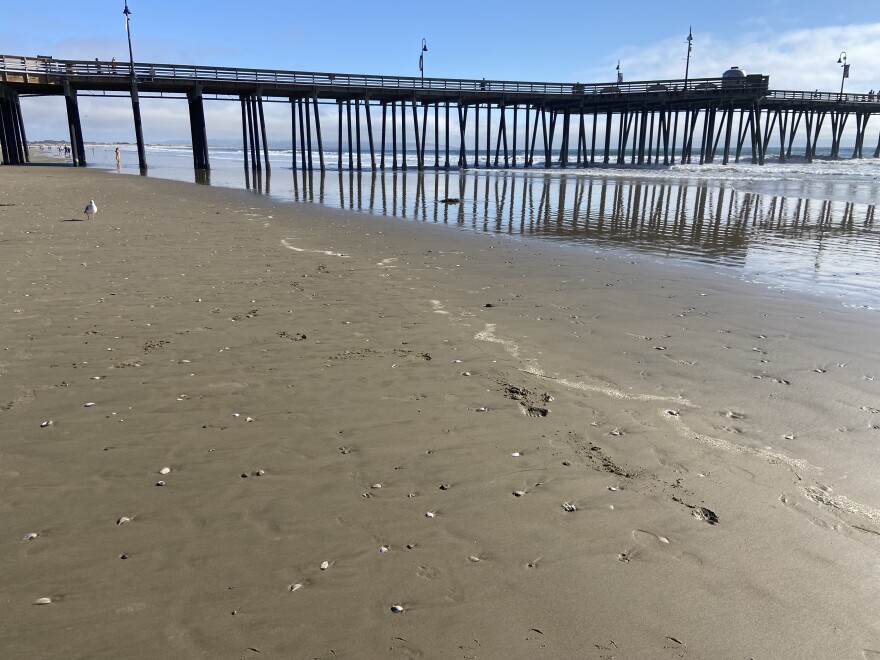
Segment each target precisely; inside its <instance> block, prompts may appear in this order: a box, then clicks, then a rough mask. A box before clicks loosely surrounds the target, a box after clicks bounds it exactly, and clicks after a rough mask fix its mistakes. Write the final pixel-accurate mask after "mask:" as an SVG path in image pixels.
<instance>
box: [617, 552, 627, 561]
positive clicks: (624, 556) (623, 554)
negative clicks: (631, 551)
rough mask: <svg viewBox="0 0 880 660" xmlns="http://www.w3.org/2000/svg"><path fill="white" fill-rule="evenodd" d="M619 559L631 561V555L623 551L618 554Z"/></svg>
mask: <svg viewBox="0 0 880 660" xmlns="http://www.w3.org/2000/svg"><path fill="white" fill-rule="evenodd" d="M617 561H624V562H626V561H629V556H628V555H627V554H626V553H625V552H621V553H620V554H619V555H617Z"/></svg>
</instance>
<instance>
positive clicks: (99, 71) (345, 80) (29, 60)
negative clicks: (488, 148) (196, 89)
mask: <svg viewBox="0 0 880 660" xmlns="http://www.w3.org/2000/svg"><path fill="white" fill-rule="evenodd" d="M132 75H134V77H135V78H137V79H138V81H139V82H142V81H149V82H160V81H174V80H177V81H181V82H183V81H188V82H193V81H215V82H231V83H251V84H255V85H308V86H333V87H352V88H357V89H364V88H367V89H369V88H374V89H404V90H406V89H412V90H414V91H415V90H422V91H462V92H487V93H491V94H544V95H568V96H570V95H584V96H597V95H603V94H605V95H608V94H611V95H616V94H646V95H654V96H661V95H664V94H666V95H677V94H682V93H684V92H687V93H689V94H690V93H701V92H702V93H708V92H712V93H715V94H717V93H721V94H724V93H726V92H729V93H730V94H736V95H740V94H742V93H743V92H746V93H760V92H762V91H766V90H767V88H768V84H769V77H768V76H763V75H756V76H747V77H746V78H742V79H735V80H730V79H723V78H720V77H719V78H691V79H688V80H680V79H679V80H673V79H669V80H650V81H634V82H598V83H581V82H574V83H571V82H530V81H514V80H486V79H481V80H477V79H466V78H424V79H422V78H421V77H410V76H381V75H368V74H351V73H330V72H312V71H282V70H274V69H243V68H235V67H216V66H210V67H207V66H192V65H177V64H159V63H155V64H151V63H141V62H136V63H134V65H133V66H132V65H131V64H130V63H128V62H118V61H106V60H103V61H99V60H95V61H88V60H56V59H54V58H49V57H44V58H40V57H37V58H33V57H21V56H15V55H0V81H2V82H24V83H27V82H32V83H46V84H60V83H61V82H62V80H63V79H64V78H65V77H67V78H79V79H81V78H86V77H88V78H102V79H107V78H110V79H118V80H120V81H121V80H126V79H130V78H131V76H132Z"/></svg>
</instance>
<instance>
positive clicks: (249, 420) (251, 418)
mask: <svg viewBox="0 0 880 660" xmlns="http://www.w3.org/2000/svg"><path fill="white" fill-rule="evenodd" d="M244 421H246V422H252V421H254V418H253V417H245V418H244Z"/></svg>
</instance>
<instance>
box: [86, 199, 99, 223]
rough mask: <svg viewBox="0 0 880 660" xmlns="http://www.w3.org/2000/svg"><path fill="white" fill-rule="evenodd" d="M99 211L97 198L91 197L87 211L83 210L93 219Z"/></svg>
mask: <svg viewBox="0 0 880 660" xmlns="http://www.w3.org/2000/svg"><path fill="white" fill-rule="evenodd" d="M97 212H98V206H97V205H96V204H95V200H93V199H90V200H89V203H88V204H87V205H86V208H85V211H83V213H85V214H86V215H87V216H89V220H91V219H92V218H93V217H94V216H95V213H97Z"/></svg>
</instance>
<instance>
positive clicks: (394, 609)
mask: <svg viewBox="0 0 880 660" xmlns="http://www.w3.org/2000/svg"><path fill="white" fill-rule="evenodd" d="M391 611H392V612H394V613H395V614H400V613H401V612H403V606H402V605H392V606H391Z"/></svg>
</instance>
